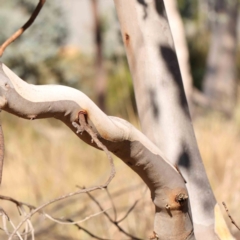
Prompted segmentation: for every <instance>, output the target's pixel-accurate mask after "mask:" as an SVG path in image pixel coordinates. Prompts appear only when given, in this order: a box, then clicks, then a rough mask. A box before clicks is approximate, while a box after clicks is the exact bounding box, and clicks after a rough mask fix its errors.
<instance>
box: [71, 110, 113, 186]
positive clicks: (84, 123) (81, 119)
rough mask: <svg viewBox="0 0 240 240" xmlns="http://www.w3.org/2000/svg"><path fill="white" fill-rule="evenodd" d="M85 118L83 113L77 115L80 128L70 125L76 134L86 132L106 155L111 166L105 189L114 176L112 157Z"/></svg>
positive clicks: (74, 124) (76, 125)
mask: <svg viewBox="0 0 240 240" xmlns="http://www.w3.org/2000/svg"><path fill="white" fill-rule="evenodd" d="M86 118H87V113H86V112H85V111H80V112H79V114H78V121H79V123H80V126H79V125H78V124H77V123H75V122H73V123H72V124H73V126H74V127H75V128H76V129H77V133H80V134H82V132H83V131H86V132H87V133H88V134H89V135H90V136H91V137H92V141H94V142H95V143H96V144H97V146H98V147H99V148H100V149H102V150H103V151H104V152H105V153H106V155H107V157H108V159H109V162H110V166H111V172H110V176H109V178H108V180H107V182H106V187H107V186H108V184H109V183H110V182H111V180H112V179H113V178H114V176H115V174H116V171H115V167H114V163H113V159H112V156H111V154H110V152H109V151H108V149H107V147H106V146H104V145H103V144H102V143H101V142H100V141H99V139H98V137H97V134H96V133H95V132H94V131H93V130H92V128H91V127H90V126H89V125H88V123H87V120H86Z"/></svg>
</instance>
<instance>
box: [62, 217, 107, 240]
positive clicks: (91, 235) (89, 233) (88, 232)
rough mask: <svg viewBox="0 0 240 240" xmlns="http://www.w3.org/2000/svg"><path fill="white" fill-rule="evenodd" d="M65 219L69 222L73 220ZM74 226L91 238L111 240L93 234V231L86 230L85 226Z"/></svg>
mask: <svg viewBox="0 0 240 240" xmlns="http://www.w3.org/2000/svg"><path fill="white" fill-rule="evenodd" d="M67 221H69V222H72V221H73V220H72V219H67ZM75 226H76V227H77V228H78V229H79V230H82V231H84V232H85V233H87V234H88V235H89V236H90V237H92V238H95V239H98V240H111V239H107V238H101V237H98V236H96V235H94V234H93V233H91V232H90V231H89V230H87V229H86V228H83V227H82V226H80V225H78V224H75Z"/></svg>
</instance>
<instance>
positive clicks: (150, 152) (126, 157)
mask: <svg viewBox="0 0 240 240" xmlns="http://www.w3.org/2000/svg"><path fill="white" fill-rule="evenodd" d="M0 108H1V109H2V110H5V111H7V112H9V113H12V114H14V115H17V116H19V117H22V118H26V119H31V120H33V119H39V118H49V117H54V118H56V119H59V120H61V121H63V122H64V123H65V124H66V125H67V126H68V127H69V128H71V129H72V130H73V131H74V132H75V131H76V129H75V128H74V127H73V125H72V123H74V122H76V123H78V122H79V121H78V120H79V119H78V116H79V112H82V111H84V112H85V113H86V119H87V122H88V125H90V127H91V128H92V130H93V131H94V132H95V134H96V135H97V137H98V139H99V140H100V141H101V142H102V143H103V144H104V145H105V146H106V147H107V149H108V150H109V151H111V152H112V153H114V154H115V155H116V156H118V157H119V158H121V159H122V160H123V161H124V162H125V163H126V164H127V165H128V166H129V167H131V168H132V170H134V171H135V172H136V173H137V174H138V175H139V176H140V177H141V178H142V179H143V181H144V182H145V183H146V184H147V186H148V187H149V189H150V191H151V197H152V200H153V202H154V204H155V207H156V215H155V227H154V230H155V232H156V233H158V235H161V234H164V235H165V236H166V234H169V233H165V232H164V231H165V229H167V228H166V224H170V225H174V224H177V223H179V224H180V223H181V226H182V229H184V232H185V235H186V234H190V233H191V232H192V225H191V224H192V223H191V218H190V214H189V211H188V207H187V205H188V204H187V196H188V193H187V190H186V186H185V184H184V180H183V179H182V177H181V175H180V174H179V173H178V171H177V170H176V168H175V167H173V166H172V165H171V163H169V161H167V160H166V159H165V158H164V157H163V154H162V152H161V151H160V150H159V148H158V147H156V146H155V145H154V144H153V143H152V142H151V141H150V140H149V139H148V138H147V137H146V136H145V135H143V134H142V133H141V132H140V131H138V130H137V129H136V128H134V127H133V126H132V125H131V124H130V123H128V122H126V121H125V120H123V119H120V118H116V117H109V116H107V115H106V114H104V113H103V112H102V111H101V110H100V109H99V108H98V107H97V106H96V105H95V104H94V103H93V102H92V101H91V100H90V99H89V98H88V97H87V96H86V95H85V94H83V93H82V92H80V91H78V90H76V89H73V88H70V87H65V86H56V85H42V86H35V85H31V84H28V83H26V82H24V81H23V80H21V79H20V78H19V77H18V76H17V75H16V74H14V73H13V72H12V71H11V70H10V69H9V68H7V67H6V66H5V65H4V64H2V63H0ZM78 136H79V137H80V138H81V139H82V140H83V141H85V142H87V143H88V144H90V145H91V146H94V147H97V146H96V145H95V144H94V143H92V142H91V137H90V136H89V135H88V134H87V133H86V132H83V133H82V134H79V135H78ZM179 196H183V197H181V198H179ZM179 199H180V200H179ZM179 211H180V212H181V214H179ZM175 213H176V217H173V216H175ZM166 215H167V217H168V218H169V221H165V220H164V221H162V220H159V219H162V218H164V219H165V218H166ZM175 221H176V222H175ZM182 223H184V224H182ZM162 231H163V232H162ZM177 231H178V232H179V231H180V232H181V227H180V228H179V229H178V230H177ZM178 232H177V233H174V234H178ZM165 239H167V238H165Z"/></svg>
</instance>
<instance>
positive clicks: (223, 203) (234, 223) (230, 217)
mask: <svg viewBox="0 0 240 240" xmlns="http://www.w3.org/2000/svg"><path fill="white" fill-rule="evenodd" d="M222 205H223V206H224V208H225V210H226V213H227V215H228V217H229V219H230V220H231V223H232V224H233V225H234V226H235V227H236V228H237V229H238V230H239V231H240V228H239V227H238V225H237V224H236V222H235V221H234V220H233V218H232V216H231V215H230V213H229V211H228V208H227V205H226V203H225V202H222Z"/></svg>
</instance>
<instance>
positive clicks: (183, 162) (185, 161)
mask: <svg viewBox="0 0 240 240" xmlns="http://www.w3.org/2000/svg"><path fill="white" fill-rule="evenodd" d="M182 149H183V151H182V152H181V153H180V155H179V157H178V164H177V165H178V166H180V167H184V168H186V169H189V168H190V167H191V161H190V154H189V152H188V150H187V149H186V147H185V144H184V142H182Z"/></svg>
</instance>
